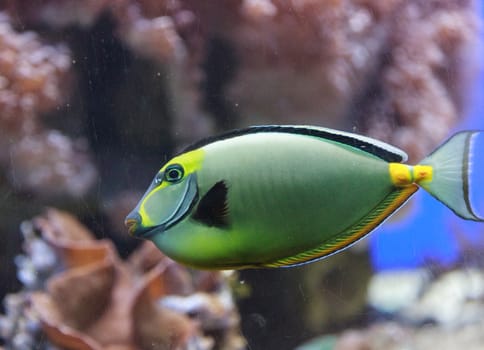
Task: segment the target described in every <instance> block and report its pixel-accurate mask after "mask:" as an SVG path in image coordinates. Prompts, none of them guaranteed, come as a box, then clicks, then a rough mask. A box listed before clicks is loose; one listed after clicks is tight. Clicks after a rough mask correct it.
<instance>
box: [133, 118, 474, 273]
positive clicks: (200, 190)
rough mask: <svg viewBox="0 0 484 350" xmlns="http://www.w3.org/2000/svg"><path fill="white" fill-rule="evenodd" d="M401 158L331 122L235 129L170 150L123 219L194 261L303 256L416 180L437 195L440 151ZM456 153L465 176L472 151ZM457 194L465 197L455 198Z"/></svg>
mask: <svg viewBox="0 0 484 350" xmlns="http://www.w3.org/2000/svg"><path fill="white" fill-rule="evenodd" d="M459 135H461V136H459ZM473 135H474V136H475V135H477V133H473V132H467V133H461V134H457V136H456V138H454V143H456V142H455V140H457V141H459V142H457V144H458V145H451V146H452V147H450V148H452V150H451V151H452V152H454V148H459V149H460V150H459V151H461V153H465V152H468V153H469V152H470V147H471V144H472V139H473ZM451 140H452V139H451ZM452 152H451V153H452ZM456 152H457V151H456ZM441 153H442V152H436V153H435V154H436V155H439V154H441ZM434 158H435V157H434ZM454 158H455V157H454ZM405 160H406V155H405V153H404V152H403V151H400V150H398V149H397V148H395V147H392V146H390V145H387V144H384V143H382V142H380V141H377V140H373V139H370V138H367V137H363V136H360V135H356V134H350V133H345V132H340V131H335V130H331V129H325V128H318V127H307V126H260V127H252V128H248V129H244V130H236V131H233V132H230V133H227V134H224V135H222V136H220V137H217V138H212V139H208V140H204V141H201V142H199V143H198V144H195V145H193V146H191V147H189V148H188V149H187V150H186V151H185V152H183V153H182V154H180V155H179V156H176V157H174V158H173V159H172V160H170V161H169V162H168V163H167V164H166V165H165V166H163V168H162V169H161V170H160V171H159V172H158V174H157V176H156V177H155V180H154V181H153V183H152V184H151V185H150V187H149V188H148V191H147V192H146V194H145V195H144V196H143V198H142V199H141V201H140V203H139V204H138V206H137V207H136V208H135V209H134V210H133V212H131V213H130V214H129V215H128V217H127V219H126V224H127V226H128V227H129V231H130V233H131V234H133V235H135V236H138V237H142V238H147V239H150V240H152V241H153V242H154V243H155V244H156V245H157V247H158V248H159V249H160V250H162V251H163V252H164V253H165V254H167V255H168V256H170V257H171V258H173V259H174V260H176V261H179V262H181V263H184V264H187V265H190V266H193V267H197V268H206V269H240V268H249V267H278V266H293V265H297V264H302V263H306V262H309V261H313V260H316V259H319V258H322V257H324V256H327V255H329V254H332V253H335V252H337V251H339V250H341V249H344V248H346V247H347V246H349V245H351V244H352V243H354V242H355V241H357V240H358V239H360V238H362V237H363V236H365V235H366V234H368V233H369V232H370V231H372V230H373V229H374V228H375V227H376V226H378V225H379V224H380V223H381V222H382V221H383V220H385V219H386V218H387V217H388V216H389V215H390V214H392V213H393V212H394V211H395V210H397V209H398V208H399V207H400V206H401V205H402V204H403V203H404V202H405V201H406V200H407V199H408V198H409V197H410V196H411V195H412V194H413V193H414V192H415V191H416V190H417V189H418V186H417V184H418V185H421V186H422V187H424V188H426V189H427V190H429V192H431V193H432V194H434V195H435V189H434V188H433V187H432V186H435V179H438V176H439V175H440V174H439V172H438V171H436V170H437V169H438V165H436V164H434V163H435V162H434V159H433V158H432V157H430V158H429V159H428V161H427V162H424V163H422V165H418V166H415V167H411V166H408V165H405V164H402V163H401V162H402V161H405ZM459 161H460V162H459V164H458V166H459V169H460V171H461V173H462V172H465V174H464V175H462V174H461V177H460V178H459V179H460V180H461V181H463V180H462V179H463V177H462V176H464V177H466V178H467V176H468V171H467V170H466V168H465V167H464V168H463V164H464V163H465V162H466V161H467V162H468V156H467V157H466V156H465V155H464V154H463V155H462V157H461V159H459ZM442 181H444V182H445V180H442ZM442 186H444V187H446V186H447V185H446V184H443V185H442ZM461 187H462V186H461ZM437 188H438V189H437V192H439V194H440V192H443V193H444V194H443V197H445V198H441V197H442V196H441V197H440V198H439V197H438V196H437V197H438V198H439V199H440V200H441V201H443V202H444V203H446V204H447V205H451V209H454V211H456V213H457V214H458V215H461V216H463V217H466V218H468V219H473V220H482V219H481V218H479V217H478V216H477V215H476V214H475V213H474V212H473V210H472V208H471V207H470V203H469V200H468V194H467V193H460V192H458V191H454V192H455V193H454V192H453V193H451V194H450V196H451V199H447V197H446V196H449V194H448V193H447V192H448V190H447V189H446V190H444V191H440V185H439V183H437ZM446 191H447V192H446ZM451 192H452V191H451ZM456 195H458V196H461V197H462V200H461V201H460V202H459V203H455V202H454V197H455V196H456ZM448 202H452V203H448Z"/></svg>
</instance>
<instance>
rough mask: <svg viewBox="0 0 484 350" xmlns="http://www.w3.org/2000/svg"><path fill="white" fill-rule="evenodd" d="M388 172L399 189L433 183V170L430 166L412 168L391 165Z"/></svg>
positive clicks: (409, 166) (398, 164)
mask: <svg viewBox="0 0 484 350" xmlns="http://www.w3.org/2000/svg"><path fill="white" fill-rule="evenodd" d="M388 170H389V172H390V178H391V179H392V183H393V184H394V185H395V186H397V187H405V186H409V185H411V184H413V183H417V184H419V183H421V182H429V181H432V175H433V172H432V170H433V169H432V167H431V166H430V165H415V166H411V165H407V164H401V163H390V164H389V165H388Z"/></svg>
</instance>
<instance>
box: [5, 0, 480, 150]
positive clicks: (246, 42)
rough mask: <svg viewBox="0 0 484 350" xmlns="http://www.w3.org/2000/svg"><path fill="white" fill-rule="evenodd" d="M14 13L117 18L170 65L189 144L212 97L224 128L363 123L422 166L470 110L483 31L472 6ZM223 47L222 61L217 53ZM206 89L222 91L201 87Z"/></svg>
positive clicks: (128, 0) (65, 4) (312, 4)
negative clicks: (467, 92) (467, 91)
mask: <svg viewBox="0 0 484 350" xmlns="http://www.w3.org/2000/svg"><path fill="white" fill-rule="evenodd" d="M74 3H75V4H74ZM8 9H9V11H11V12H12V13H16V15H18V16H19V17H20V18H23V19H24V20H25V21H30V22H42V23H48V24H49V25H51V26H58V25H64V26H65V25H72V24H79V25H88V24H90V23H93V22H94V21H95V20H96V17H99V16H100V14H101V13H110V14H111V16H112V17H113V18H114V19H115V21H116V22H117V29H116V32H117V35H118V36H119V37H120V38H121V39H122V40H123V41H124V42H125V43H126V44H127V45H128V46H129V47H130V48H131V49H132V50H133V51H134V52H136V53H138V54H140V55H142V56H145V57H148V58H151V59H154V60H156V61H159V62H160V63H163V64H165V65H168V67H169V71H170V73H169V74H168V75H169V77H170V78H168V84H169V94H170V95H171V98H172V103H173V108H174V109H175V110H176V111H177V112H176V118H174V120H173V122H174V125H173V131H174V134H175V135H177V140H178V142H182V143H185V142H187V141H189V140H191V139H193V138H197V137H201V136H205V135H206V134H207V133H210V132H211V131H213V126H212V125H211V122H210V120H209V119H207V117H206V113H204V112H202V106H201V102H202V99H205V100H206V101H205V103H206V106H207V105H208V108H209V109H210V111H209V112H212V113H213V114H215V119H216V120H217V123H218V124H221V125H222V126H232V127H233V126H237V125H248V124H260V123H274V122H277V123H301V122H303V123H307V124H317V125H321V124H324V125H330V126H337V127H341V128H350V127H351V126H353V125H357V126H358V128H360V129H361V131H362V132H364V133H368V134H371V135H373V136H375V137H378V138H380V139H384V140H387V141H390V142H392V143H395V144H396V145H398V146H401V147H402V148H405V149H406V150H408V151H409V153H410V155H411V158H413V159H418V158H421V157H422V156H423V155H424V154H425V153H427V152H428V151H429V150H431V149H432V148H433V147H434V146H435V145H436V143H438V142H439V141H441V140H442V138H443V137H445V135H446V133H447V132H448V130H449V128H451V127H452V125H453V124H454V123H455V122H456V121H457V120H458V118H459V117H460V116H461V115H462V113H463V111H464V110H463V106H464V104H465V96H464V94H463V93H462V92H460V90H461V88H462V87H465V86H467V85H468V84H469V81H470V80H471V79H470V78H471V75H472V72H471V71H472V66H473V60H475V56H474V53H473V49H472V48H473V47H474V46H475V45H474V44H475V43H476V36H477V31H478V29H477V28H478V26H477V17H476V15H475V1H472V0H465V1H458V0H432V1H421V0H406V1H403V0H391V1H385V2H381V1H379V0H347V1H316V0H305V1H295V0H292V1H281V0H237V1H236V0H234V1H227V2H224V5H223V6H220V4H218V3H216V2H203V1H202V2H201V1H191V0H176V1H150V0H144V1H132V0H118V1H113V2H108V1H101V2H93V1H86V2H82V4H77V2H75V1H59V0H50V1H47V2H42V3H39V2H32V1H26V0H24V1H10V2H9V4H8ZM74 10H76V11H74ZM214 42H221V43H222V46H221V47H218V50H219V51H220V52H219V53H218V54H220V55H223V57H222V58H213V57H212V56H211V54H212V53H211V46H212V45H213V43H214ZM230 57H234V58H233V59H231V58H230ZM212 59H214V60H215V61H211V60H212ZM217 59H219V60H221V63H222V65H217V67H216V68H215V70H214V71H213V72H212V71H210V70H209V69H210V68H209V67H210V64H217V62H218V61H216V60H217ZM231 61H233V62H231ZM231 65H233V67H231ZM202 82H204V83H205V85H202V86H207V84H208V85H210V84H215V85H217V84H218V86H215V87H213V86H212V87H211V88H214V89H215V90H214V91H213V92H212V91H200V88H199V86H200V84H201V83H202ZM214 94H217V95H216V96H214ZM210 99H215V100H216V102H213V101H212V102H210ZM207 101H209V102H207ZM211 104H212V105H211ZM214 105H215V106H214ZM228 118H229V119H228ZM221 125H219V126H221ZM194 126H196V127H194ZM415 139H418V140H420V141H419V142H415V141H414V140H415Z"/></svg>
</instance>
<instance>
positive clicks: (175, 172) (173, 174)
mask: <svg viewBox="0 0 484 350" xmlns="http://www.w3.org/2000/svg"><path fill="white" fill-rule="evenodd" d="M182 178H183V167H182V166H181V165H180V164H173V165H170V166H168V167H167V168H166V170H165V180H166V181H168V182H178V181H180V180H181V179H182Z"/></svg>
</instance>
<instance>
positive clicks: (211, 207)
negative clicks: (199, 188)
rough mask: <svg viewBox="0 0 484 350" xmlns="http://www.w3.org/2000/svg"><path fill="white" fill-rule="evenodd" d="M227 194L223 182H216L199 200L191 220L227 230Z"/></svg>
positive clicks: (225, 185)
mask: <svg viewBox="0 0 484 350" xmlns="http://www.w3.org/2000/svg"><path fill="white" fill-rule="evenodd" d="M227 192H228V188H227V184H226V183H225V181H219V182H217V183H216V184H215V185H213V186H212V188H210V189H209V190H208V191H207V193H205V195H204V196H203V197H202V199H200V202H199V203H198V206H197V209H196V210H195V213H194V214H193V216H192V218H193V219H195V220H197V221H200V222H202V223H204V224H205V225H207V226H215V227H220V228H227V227H228V226H229V217H228V214H229V208H228V205H227Z"/></svg>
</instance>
